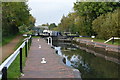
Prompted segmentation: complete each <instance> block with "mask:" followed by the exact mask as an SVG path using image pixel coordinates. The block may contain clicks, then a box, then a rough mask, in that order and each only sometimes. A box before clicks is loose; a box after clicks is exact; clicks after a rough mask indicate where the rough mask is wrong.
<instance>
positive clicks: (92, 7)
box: [54, 1, 120, 40]
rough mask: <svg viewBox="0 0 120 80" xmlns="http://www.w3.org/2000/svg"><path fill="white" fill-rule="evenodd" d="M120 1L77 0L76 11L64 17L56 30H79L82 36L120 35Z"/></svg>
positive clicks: (105, 38) (102, 37)
mask: <svg viewBox="0 0 120 80" xmlns="http://www.w3.org/2000/svg"><path fill="white" fill-rule="evenodd" d="M119 13H120V3H119V2H79V1H77V2H75V3H74V12H72V13H69V14H68V15H67V16H64V15H63V17H62V19H61V22H60V23H59V24H58V27H55V28H54V29H55V30H59V31H65V32H72V33H76V32H78V33H79V35H82V36H96V38H97V39H101V40H107V39H109V38H111V37H113V36H115V37H119V35H120V33H119V32H120V29H119V23H120V18H119V17H120V15H118V14H119Z"/></svg>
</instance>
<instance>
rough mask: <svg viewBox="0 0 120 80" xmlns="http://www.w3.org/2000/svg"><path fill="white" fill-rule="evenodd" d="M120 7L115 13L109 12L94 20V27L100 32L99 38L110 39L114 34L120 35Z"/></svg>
mask: <svg viewBox="0 0 120 80" xmlns="http://www.w3.org/2000/svg"><path fill="white" fill-rule="evenodd" d="M119 14H120V8H118V9H117V10H115V11H114V12H113V13H112V12H109V13H107V14H103V15H101V16H99V17H98V18H97V19H95V20H94V21H93V23H92V24H93V26H92V27H93V29H94V31H95V32H96V33H97V34H98V35H97V37H98V38H102V39H109V38H111V37H113V36H116V37H119V35H120V28H119V27H120V25H119V23H120V18H119V17H120V15H119Z"/></svg>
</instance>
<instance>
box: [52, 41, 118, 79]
mask: <svg viewBox="0 0 120 80" xmlns="http://www.w3.org/2000/svg"><path fill="white" fill-rule="evenodd" d="M54 46H56V47H55V49H56V50H58V53H57V54H58V55H60V56H62V57H64V58H65V59H66V65H68V66H72V67H74V68H76V69H78V70H80V72H81V73H82V78H118V77H119V74H118V73H119V72H118V70H119V69H118V68H119V67H120V65H119V64H116V63H113V62H110V61H107V60H105V59H104V58H101V57H96V56H95V55H93V54H90V53H88V52H86V51H83V50H80V49H78V47H75V46H72V45H71V43H67V44H66V43H65V44H64V43H58V44H57V45H55V44H54Z"/></svg>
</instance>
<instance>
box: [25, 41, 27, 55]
mask: <svg viewBox="0 0 120 80" xmlns="http://www.w3.org/2000/svg"><path fill="white" fill-rule="evenodd" d="M27 54H28V48H27V42H25V56H26V57H27Z"/></svg>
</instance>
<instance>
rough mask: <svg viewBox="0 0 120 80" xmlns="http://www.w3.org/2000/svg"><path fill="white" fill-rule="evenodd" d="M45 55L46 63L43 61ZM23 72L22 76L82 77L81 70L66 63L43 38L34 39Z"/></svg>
mask: <svg viewBox="0 0 120 80" xmlns="http://www.w3.org/2000/svg"><path fill="white" fill-rule="evenodd" d="M38 39H39V41H38ZM39 46H41V48H39ZM43 57H44V58H45V60H46V61H47V63H46V64H42V63H41V60H42V58H43ZM23 72H24V76H22V77H21V78H81V76H80V72H79V71H78V70H76V69H74V68H72V67H68V66H67V65H65V64H64V63H63V61H62V58H61V57H60V56H58V55H57V54H56V53H55V50H54V49H52V48H51V46H50V45H48V44H47V42H46V41H45V40H44V39H42V38H33V39H32V44H31V47H30V50H29V54H28V57H27V61H26V64H25V67H24V69H23Z"/></svg>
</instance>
